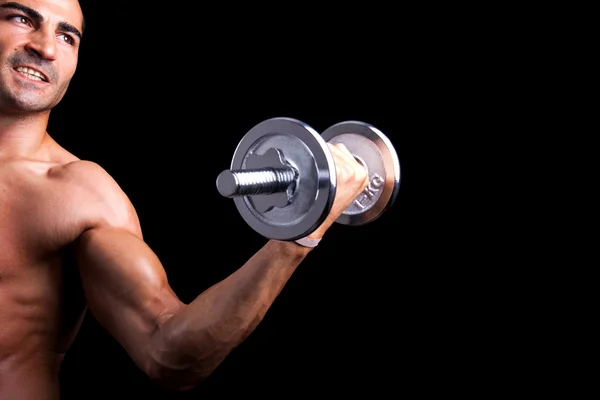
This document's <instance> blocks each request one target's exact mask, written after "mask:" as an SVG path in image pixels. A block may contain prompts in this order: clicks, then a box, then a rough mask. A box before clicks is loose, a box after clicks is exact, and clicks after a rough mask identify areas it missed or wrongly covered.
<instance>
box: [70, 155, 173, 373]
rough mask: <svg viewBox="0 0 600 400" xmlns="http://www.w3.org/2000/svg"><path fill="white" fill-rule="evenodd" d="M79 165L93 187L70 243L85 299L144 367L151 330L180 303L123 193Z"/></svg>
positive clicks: (108, 179) (94, 169) (92, 169)
mask: <svg viewBox="0 0 600 400" xmlns="http://www.w3.org/2000/svg"><path fill="white" fill-rule="evenodd" d="M83 167H84V168H86V169H87V171H86V172H85V174H84V175H85V176H86V181H87V182H93V186H92V185H91V187H90V188H89V194H88V195H87V198H84V199H83V202H84V203H83V204H82V206H83V207H86V205H85V204H91V205H92V207H93V208H91V210H90V211H88V212H89V213H90V217H89V221H90V222H89V226H88V227H87V228H86V230H85V231H84V232H83V233H82V234H81V235H80V237H79V238H78V239H77V241H76V242H75V248H76V253H77V258H78V263H79V269H80V275H81V280H82V285H83V289H84V292H85V295H86V300H87V303H88V306H89V308H90V310H91V312H92V314H93V315H94V316H95V318H96V319H97V320H98V321H99V322H100V323H101V324H102V325H103V326H104V327H105V328H106V329H107V330H108V331H109V332H110V333H111V334H112V335H113V336H114V337H115V338H116V339H117V340H118V341H119V342H120V343H121V345H122V346H123V347H124V348H125V350H126V351H127V352H128V353H129V354H130V356H131V357H132V358H133V360H134V361H135V362H136V363H137V364H138V365H139V366H140V367H141V368H142V369H144V370H147V368H148V367H149V365H148V363H149V362H151V359H150V358H149V355H148V354H147V352H146V349H147V348H148V346H147V345H148V342H149V340H150V339H151V337H152V334H153V332H154V330H155V329H156V327H157V325H158V323H159V322H161V319H163V318H168V316H169V315H171V314H173V313H175V312H176V311H177V310H178V309H179V308H180V307H182V306H183V304H182V303H181V302H180V301H179V299H178V298H177V296H176V295H175V294H174V293H173V291H172V290H171V288H170V286H169V284H168V280H167V276H166V274H165V271H164V268H163V266H162V264H161V262H160V260H159V259H158V257H157V256H156V254H155V253H154V252H153V251H152V250H151V249H150V248H149V247H148V246H147V244H146V243H145V242H144V240H143V238H142V233H141V229H140V226H139V222H138V219H137V215H136V213H135V210H134V208H133V206H132V205H131V203H130V201H129V199H128V198H127V196H126V195H125V194H124V193H123V191H122V190H121V188H120V187H119V186H118V185H117V184H116V182H115V181H114V180H113V179H112V178H111V177H110V176H109V175H108V174H107V173H106V172H105V171H104V170H103V169H101V168H100V167H99V166H97V165H95V164H89V165H84V166H83ZM88 202H89V203H88Z"/></svg>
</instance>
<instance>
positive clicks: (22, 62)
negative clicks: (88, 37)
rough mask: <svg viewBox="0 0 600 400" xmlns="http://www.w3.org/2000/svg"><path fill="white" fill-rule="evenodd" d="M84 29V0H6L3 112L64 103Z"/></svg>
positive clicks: (1, 31)
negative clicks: (81, 3) (81, 5)
mask: <svg viewBox="0 0 600 400" xmlns="http://www.w3.org/2000/svg"><path fill="white" fill-rule="evenodd" d="M82 31H83V14H82V11H81V7H80V6H79V2H78V0H14V1H11V0H0V111H6V112H23V111H29V112H36V111H46V110H50V109H51V108H53V107H54V106H55V105H56V104H58V103H59V102H60V100H61V99H62V98H63V96H64V94H65V92H66V91H67V88H68V87H69V83H70V82H71V78H72V77H73V75H74V74H75V70H76V68H77V57H78V54H79V45H80V42H81V33H82Z"/></svg>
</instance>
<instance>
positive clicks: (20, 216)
mask: <svg viewBox="0 0 600 400" xmlns="http://www.w3.org/2000/svg"><path fill="white" fill-rule="evenodd" d="M79 226H80V224H79V223H78V217H77V210H76V209H74V205H73V204H72V202H71V201H70V200H69V191H68V188H67V187H66V185H64V184H63V183H62V182H60V181H56V180H52V179H50V178H48V175H47V173H46V171H44V168H43V165H35V164H34V165H27V164H15V165H2V164H0V266H1V265H2V264H4V265H8V264H12V263H11V262H10V261H15V260H21V262H35V261H39V260H38V258H39V257H51V256H52V255H53V254H54V253H56V251H58V250H60V249H62V248H64V247H65V246H67V245H68V244H70V243H71V242H72V241H73V240H74V239H75V238H76V237H77V236H78V235H79V233H80V230H81V229H80V228H79Z"/></svg>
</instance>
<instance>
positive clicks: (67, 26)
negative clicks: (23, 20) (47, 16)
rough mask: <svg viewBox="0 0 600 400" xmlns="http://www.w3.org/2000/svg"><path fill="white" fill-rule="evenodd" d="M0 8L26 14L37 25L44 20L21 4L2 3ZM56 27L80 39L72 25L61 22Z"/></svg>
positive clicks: (79, 33)
mask: <svg viewBox="0 0 600 400" xmlns="http://www.w3.org/2000/svg"><path fill="white" fill-rule="evenodd" d="M0 8H6V9H13V10H19V11H21V12H22V13H24V14H27V16H28V17H29V18H31V19H33V20H35V21H36V22H38V23H39V22H42V21H43V20H44V17H43V16H42V14H40V13H39V12H37V11H36V10H34V9H33V8H30V7H27V6H25V5H23V4H21V3H17V2H15V1H11V2H8V3H2V4H0ZM58 27H59V28H60V29H61V30H63V31H65V32H70V33H72V34H74V35H75V36H77V37H78V38H79V39H81V32H79V29H77V28H75V27H74V26H73V25H71V24H69V23H68V22H64V21H61V22H59V23H58Z"/></svg>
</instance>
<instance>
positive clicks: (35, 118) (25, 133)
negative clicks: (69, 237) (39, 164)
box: [0, 113, 49, 159]
mask: <svg viewBox="0 0 600 400" xmlns="http://www.w3.org/2000/svg"><path fill="white" fill-rule="evenodd" d="M48 119H49V113H44V114H36V115H27V116H24V115H10V114H9V115H6V114H0V159H8V158H37V155H38V154H39V153H40V150H41V149H42V147H43V146H44V144H45V143H46V142H47V140H48V133H47V132H46V129H47V127H48Z"/></svg>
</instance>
